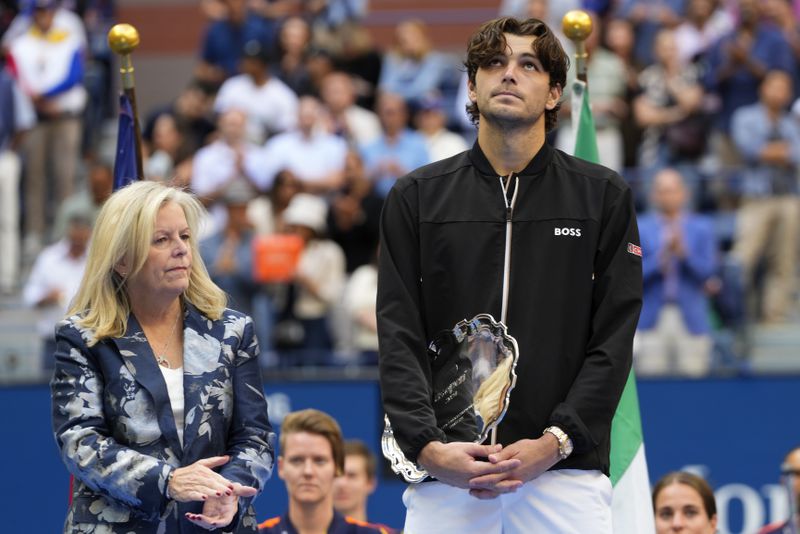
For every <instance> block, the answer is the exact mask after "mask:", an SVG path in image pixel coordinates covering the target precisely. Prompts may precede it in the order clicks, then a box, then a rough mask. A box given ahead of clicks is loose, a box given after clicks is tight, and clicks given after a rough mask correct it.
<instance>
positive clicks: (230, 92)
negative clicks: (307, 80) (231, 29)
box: [214, 41, 297, 145]
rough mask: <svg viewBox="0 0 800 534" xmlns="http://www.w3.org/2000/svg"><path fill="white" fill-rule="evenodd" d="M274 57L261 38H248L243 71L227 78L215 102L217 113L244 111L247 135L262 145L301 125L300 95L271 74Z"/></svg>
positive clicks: (243, 50) (242, 65)
mask: <svg viewBox="0 0 800 534" xmlns="http://www.w3.org/2000/svg"><path fill="white" fill-rule="evenodd" d="M271 57H272V56H271V55H270V54H269V52H268V51H267V50H266V49H265V48H263V46H262V45H261V44H260V43H259V42H257V41H248V42H247V44H246V45H245V46H244V48H243V49H242V58H241V70H242V74H239V75H238V76H234V77H232V78H230V79H228V80H226V81H225V83H223V84H222V87H220V89H219V93H217V99H216V101H215V102H214V111H215V112H217V113H224V112H226V111H228V110H229V109H232V108H237V109H240V110H242V111H244V112H245V115H246V116H247V119H248V121H247V137H248V138H249V140H250V141H251V142H253V143H256V144H259V145H260V144H262V143H263V142H264V141H266V140H267V139H268V138H269V137H270V136H272V135H274V134H277V133H282V132H287V131H290V130H292V129H294V127H295V126H296V125H297V95H295V94H294V91H292V90H291V89H290V88H289V87H288V86H287V85H286V84H285V83H283V82H282V81H281V80H280V79H279V78H277V77H275V76H273V75H272V74H270V71H269V65H270V62H271Z"/></svg>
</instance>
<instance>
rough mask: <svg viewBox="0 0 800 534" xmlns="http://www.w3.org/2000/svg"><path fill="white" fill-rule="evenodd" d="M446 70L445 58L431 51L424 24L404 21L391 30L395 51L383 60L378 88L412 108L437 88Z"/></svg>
mask: <svg viewBox="0 0 800 534" xmlns="http://www.w3.org/2000/svg"><path fill="white" fill-rule="evenodd" d="M447 68H448V63H447V59H446V58H445V56H444V55H443V54H441V53H440V52H436V51H435V50H433V45H432V43H431V41H430V36H429V35H428V28H427V26H426V25H425V23H424V22H422V21H421V20H406V21H403V22H401V23H400V24H398V25H397V27H396V28H395V48H394V49H393V50H392V51H390V52H388V53H386V54H385V55H384V57H383V64H382V65H381V78H380V81H379V82H378V89H379V90H381V91H383V92H387V93H394V94H396V95H399V96H401V97H403V99H404V100H405V101H406V102H407V103H409V104H411V105H413V104H415V103H416V102H417V101H418V100H420V99H421V98H422V97H424V96H425V95H427V94H428V93H430V92H432V91H436V90H437V89H439V86H440V84H441V83H442V81H443V79H444V75H445V73H446V72H447Z"/></svg>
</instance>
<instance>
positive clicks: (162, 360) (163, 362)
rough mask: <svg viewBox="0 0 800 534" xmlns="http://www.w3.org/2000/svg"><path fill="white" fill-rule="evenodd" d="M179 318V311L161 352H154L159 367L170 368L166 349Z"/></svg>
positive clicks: (170, 342)
mask: <svg viewBox="0 0 800 534" xmlns="http://www.w3.org/2000/svg"><path fill="white" fill-rule="evenodd" d="M180 318H181V312H180V311H179V312H178V316H177V317H175V323H174V324H173V325H172V332H170V333H169V337H168V338H167V342H166V343H164V346H163V347H161V354H158V353H156V354H155V357H156V361H157V362H158V365H160V366H161V367H166V368H167V369H172V365H170V363H169V360H168V359H167V349H168V348H169V346H170V345H171V344H172V337H173V336H174V335H175V329H176V328H178V322H179V321H180Z"/></svg>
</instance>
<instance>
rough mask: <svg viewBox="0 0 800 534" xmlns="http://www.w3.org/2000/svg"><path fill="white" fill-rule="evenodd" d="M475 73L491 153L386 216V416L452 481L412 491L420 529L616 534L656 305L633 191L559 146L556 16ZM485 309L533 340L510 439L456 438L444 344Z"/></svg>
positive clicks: (485, 149) (408, 180) (393, 201)
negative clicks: (639, 352)
mask: <svg viewBox="0 0 800 534" xmlns="http://www.w3.org/2000/svg"><path fill="white" fill-rule="evenodd" d="M466 67H467V73H468V79H469V81H468V84H469V86H468V88H469V96H470V100H471V102H472V103H471V104H470V105H469V106H468V108H467V111H468V113H470V115H471V117H472V119H473V122H475V123H476V124H477V125H478V140H477V142H476V143H475V145H474V147H473V148H472V149H471V150H470V151H468V152H464V153H462V154H459V155H457V156H454V157H452V158H449V159H446V160H443V161H440V162H437V163H434V164H432V165H428V166H426V167H422V168H421V169H418V170H416V171H414V172H412V173H411V174H409V175H407V176H405V177H403V178H401V179H400V180H399V181H398V182H397V184H396V185H395V186H394V188H393V189H392V191H391V193H390V194H389V196H388V198H387V200H386V204H385V207H384V211H383V216H382V227H381V250H380V268H379V283H378V285H379V287H378V333H379V339H380V380H381V391H382V397H383V405H384V409H385V411H386V413H387V415H388V416H389V420H390V422H391V424H392V427H393V430H394V434H395V438H396V439H397V441H398V444H399V445H400V447H401V449H402V450H403V453H404V454H405V456H406V457H407V458H408V459H409V460H411V461H414V462H417V463H418V464H419V465H421V466H422V467H424V468H425V469H426V470H427V471H428V473H429V474H431V475H432V476H433V477H434V478H435V479H436V481H434V482H426V483H423V484H417V485H412V486H410V487H409V489H408V490H407V491H406V493H405V495H404V503H405V504H406V507H407V510H408V511H407V516H406V525H405V531H406V532H408V533H409V534H418V533H420V532H431V533H433V532H481V533H487V532H496V533H500V532H503V533H512V532H513V533H516V532H519V533H522V532H546V533H559V534H560V533H575V534H594V533H597V534H600V533H602V534H607V533H610V532H611V512H610V501H611V484H610V482H609V480H608V478H607V475H608V471H609V442H610V429H611V419H612V417H613V415H614V411H615V410H616V407H617V403H618V401H619V397H620V395H621V393H622V390H623V387H624V385H625V381H626V379H627V376H628V373H629V370H630V365H631V345H632V339H633V334H634V330H635V328H636V322H637V319H638V316H639V310H640V307H641V292H642V274H641V249H640V247H639V237H638V231H637V227H636V219H635V213H634V207H633V200H632V196H631V191H630V189H629V188H628V186H627V185H626V184H625V183H624V182H623V180H622V179H621V178H620V177H619V176H618V175H617V174H616V173H614V172H613V171H611V170H609V169H606V168H604V167H600V166H598V165H594V164H591V163H587V162H585V161H582V160H579V159H576V158H574V157H571V156H569V155H567V154H564V153H563V152H560V151H557V150H554V149H552V148H551V147H550V146H548V145H547V144H545V133H546V132H547V131H549V130H550V129H552V128H553V127H554V126H555V123H556V114H557V112H558V108H559V100H560V98H561V93H562V88H563V86H564V84H565V82H566V71H567V67H568V59H567V56H566V54H565V53H564V51H563V49H562V47H561V45H560V43H559V42H558V40H557V39H556V38H555V37H554V35H553V33H552V32H551V30H550V29H549V28H548V27H547V26H546V25H545V24H544V23H542V22H541V21H538V20H535V19H529V20H527V21H518V20H515V19H498V20H495V21H491V22H488V23H486V24H485V25H484V26H482V27H481V28H480V29H479V30H478V32H477V33H476V34H475V35H474V36H473V37H472V39H471V41H470V44H469V49H468V53H467V60H466ZM479 313H490V314H492V315H493V316H494V317H500V318H502V320H503V322H504V323H505V324H506V325H507V326H508V331H509V334H511V335H512V336H514V337H515V338H516V339H517V342H518V344H519V352H520V356H519V362H518V365H517V375H518V379H517V385H516V387H515V388H514V390H513V391H512V393H511V400H510V405H509V408H508V411H507V413H506V415H505V418H504V419H503V421H502V422H501V423H500V425H499V426H498V432H497V442H498V445H481V444H475V443H464V442H449V443H448V442H447V438H446V436H445V434H444V432H443V431H442V430H440V429H439V428H437V425H436V417H435V414H434V411H433V408H432V388H431V366H430V362H429V360H428V355H427V346H428V343H429V341H430V340H431V339H433V337H434V336H436V334H437V333H439V332H441V331H443V330H447V329H451V328H452V327H453V325H455V324H456V323H457V322H458V321H459V320H462V319H465V318H466V319H470V318H472V317H473V316H475V315H476V314H479Z"/></svg>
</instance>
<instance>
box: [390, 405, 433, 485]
mask: <svg viewBox="0 0 800 534" xmlns="http://www.w3.org/2000/svg"><path fill="white" fill-rule="evenodd" d="M383 421H384V423H385V426H384V428H383V436H381V451H382V452H383V456H384V458H386V459H387V460H389V463H390V465H391V467H392V471H394V473H395V474H396V475H400V476H402V477H403V478H404V479H405V481H406V482H408V483H409V484H418V483H420V482H422V481H423V480H425V479H426V478H428V477H429V476H430V475H429V474H428V472H427V471H425V469H423V468H421V467H419V466H418V465H417V464H415V463H414V462H412V461H410V460H408V459H407V458H406V456H405V454H403V451H402V450H400V445H398V444H397V440H396V439H395V437H394V431H393V430H392V425H391V424H390V423H389V416H388V415H384V416H383Z"/></svg>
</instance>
